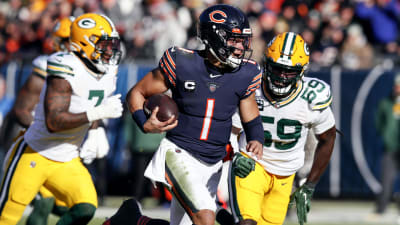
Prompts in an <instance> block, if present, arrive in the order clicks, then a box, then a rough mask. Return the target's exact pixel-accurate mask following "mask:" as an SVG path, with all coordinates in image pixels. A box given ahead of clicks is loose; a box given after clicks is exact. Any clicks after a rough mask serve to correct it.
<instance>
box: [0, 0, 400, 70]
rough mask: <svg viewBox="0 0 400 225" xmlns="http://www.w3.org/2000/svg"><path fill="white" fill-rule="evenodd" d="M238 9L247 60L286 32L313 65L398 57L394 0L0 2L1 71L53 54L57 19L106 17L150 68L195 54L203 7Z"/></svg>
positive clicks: (129, 54) (398, 13)
mask: <svg viewBox="0 0 400 225" xmlns="http://www.w3.org/2000/svg"><path fill="white" fill-rule="evenodd" d="M216 3H227V4H232V5H235V6H238V7H239V8H241V9H242V10H243V11H244V12H245V13H246V14H247V15H248V17H249V19H250V22H251V27H252V28H253V32H254V34H253V41H252V46H253V49H254V53H253V58H254V59H255V60H257V61H259V62H260V61H261V60H262V53H263V49H264V46H265V45H266V44H267V43H268V42H269V41H270V39H271V38H272V37H273V36H275V34H277V33H280V32H284V31H294V32H298V33H300V34H301V35H302V36H303V37H304V39H305V40H306V41H307V42H308V44H309V45H310V46H311V52H312V57H311V61H312V65H313V66H316V67H317V69H318V68H319V67H328V66H332V65H334V64H340V65H341V66H342V67H344V68H346V69H351V70H358V69H366V68H371V67H372V66H373V65H376V64H378V63H380V62H381V61H382V60H383V59H384V58H391V59H393V60H396V59H397V58H398V56H399V55H400V47H399V43H400V42H399V41H400V39H399V24H400V23H399V21H400V1H398V0H222V1H217V0H172V1H167V0H9V1H4V0H2V1H0V66H1V65H2V64H4V63H6V62H7V61H10V60H16V59H17V60H23V61H26V62H30V61H31V60H32V59H33V58H34V57H35V56H37V55H39V54H42V53H49V52H51V37H50V35H51V31H52V28H53V26H54V24H55V22H56V21H57V19H60V18H63V17H67V16H79V15H80V14H82V13H84V12H97V13H104V14H106V15H107V16H109V17H110V18H111V20H112V21H113V22H114V23H115V24H116V27H117V29H118V31H119V33H120V36H121V38H122V40H123V43H124V44H125V48H126V51H125V54H126V55H125V62H132V61H134V62H135V63H141V62H146V63H155V62H156V61H157V60H158V58H159V57H160V56H161V54H162V52H163V51H164V50H165V49H167V48H168V47H170V46H173V45H176V46H180V47H186V48H198V47H199V41H198V40H197V38H196V22H197V18H198V15H199V13H200V12H201V11H202V10H203V9H204V8H205V7H207V6H209V5H212V4H216Z"/></svg>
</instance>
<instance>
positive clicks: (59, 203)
mask: <svg viewBox="0 0 400 225" xmlns="http://www.w3.org/2000/svg"><path fill="white" fill-rule="evenodd" d="M39 193H40V195H41V196H42V197H43V198H54V204H56V205H57V206H64V207H67V203H65V202H63V201H61V200H60V199H58V198H56V196H54V195H53V193H51V192H50V191H49V189H47V188H46V187H45V186H42V187H40V189H39Z"/></svg>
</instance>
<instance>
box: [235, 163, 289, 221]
mask: <svg viewBox="0 0 400 225" xmlns="http://www.w3.org/2000/svg"><path fill="white" fill-rule="evenodd" d="M293 179H294V174H293V175H291V176H285V177H283V176H276V175H274V174H270V173H268V172H267V171H265V169H264V168H263V167H262V166H261V165H260V164H258V163H256V166H255V170H254V171H252V172H251V173H250V174H249V175H248V176H247V177H245V178H240V177H238V176H234V175H233V173H232V170H231V171H230V179H229V182H230V185H229V188H230V193H231V198H230V201H231V208H232V213H233V215H234V217H235V222H237V221H241V220H245V219H251V220H254V221H256V222H257V224H258V225H267V224H283V222H284V220H285V217H286V211H287V208H288V204H289V200H290V194H291V191H292V184H293Z"/></svg>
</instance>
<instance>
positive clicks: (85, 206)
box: [56, 203, 96, 225]
mask: <svg viewBox="0 0 400 225" xmlns="http://www.w3.org/2000/svg"><path fill="white" fill-rule="evenodd" d="M95 212H96V207H95V206H94V205H92V204H89V203H80V204H77V205H74V206H73V207H72V208H71V209H70V210H68V212H67V213H65V214H64V215H63V216H62V217H61V218H60V220H59V221H58V222H57V224H56V225H86V224H88V223H89V221H90V220H91V219H92V217H93V216H94V213H95Z"/></svg>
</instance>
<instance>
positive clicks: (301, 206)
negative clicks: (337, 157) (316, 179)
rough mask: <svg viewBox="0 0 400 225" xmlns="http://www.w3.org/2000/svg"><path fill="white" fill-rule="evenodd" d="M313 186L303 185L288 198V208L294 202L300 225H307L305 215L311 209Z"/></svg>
mask: <svg viewBox="0 0 400 225" xmlns="http://www.w3.org/2000/svg"><path fill="white" fill-rule="evenodd" d="M314 189H315V184H311V183H305V184H303V185H302V186H300V187H299V188H297V190H296V191H295V192H294V193H293V194H292V195H291V196H290V206H292V205H294V203H295V202H296V210H297V219H298V221H299V224H300V225H303V224H304V223H307V213H308V212H310V209H311V197H312V195H313V193H314Z"/></svg>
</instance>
